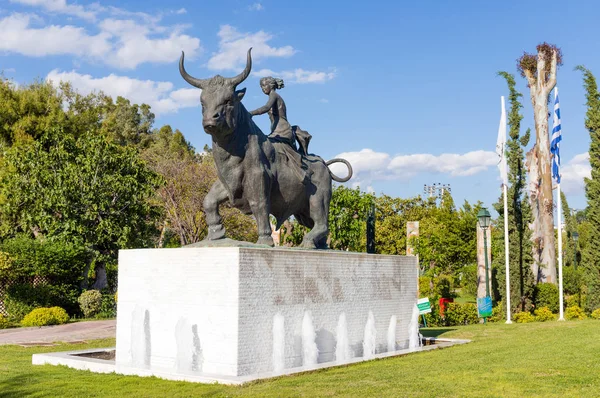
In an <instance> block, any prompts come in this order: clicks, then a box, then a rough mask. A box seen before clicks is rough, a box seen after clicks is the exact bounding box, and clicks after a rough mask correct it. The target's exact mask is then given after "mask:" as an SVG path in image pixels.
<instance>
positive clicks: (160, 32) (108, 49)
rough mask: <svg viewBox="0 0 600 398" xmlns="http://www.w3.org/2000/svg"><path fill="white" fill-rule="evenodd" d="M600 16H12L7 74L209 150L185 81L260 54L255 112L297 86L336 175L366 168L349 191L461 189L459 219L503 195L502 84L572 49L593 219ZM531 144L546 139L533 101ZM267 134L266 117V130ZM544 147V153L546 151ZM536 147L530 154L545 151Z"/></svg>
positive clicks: (9, 5)
mask: <svg viewBox="0 0 600 398" xmlns="http://www.w3.org/2000/svg"><path fill="white" fill-rule="evenodd" d="M599 11H600V5H599V4H597V3H596V2H593V1H578V2H570V3H569V4H568V6H567V5H565V3H564V2H558V1H526V2H523V1H505V2H503V3H497V2H482V1H455V2H441V1H438V2H424V1H421V2H416V1H415V2H407V1H371V2H366V3H365V2H360V3H358V2H356V3H353V2H347V1H344V2H341V1H306V0H305V1H301V2H300V1H298V2H287V1H286V2H284V1H277V2H276V1H271V0H260V1H256V0H249V1H244V0H220V1H183V0H172V1H169V2H165V1H155V0H150V1H143V2H142V1H118V2H117V1H105V0H99V1H98V2H89V1H84V0H80V1H78V2H72V1H69V0H0V69H1V70H4V75H5V76H6V77H8V78H10V79H13V80H14V81H15V82H17V83H20V84H22V83H27V82H31V81H32V80H33V79H35V78H41V79H47V78H50V79H52V80H54V81H56V80H59V79H63V80H70V81H71V82H72V83H73V84H74V85H75V87H77V88H79V89H80V90H81V91H82V92H88V91H90V90H103V91H105V92H106V93H107V94H110V95H113V96H116V95H123V96H125V97H128V98H130V99H131V100H132V101H134V102H146V103H149V104H150V105H152V108H153V110H154V112H155V113H156V114H157V119H156V127H159V126H161V125H163V124H170V125H171V126H173V128H178V129H180V130H181V131H182V132H183V133H184V134H185V136H186V137H187V139H188V140H190V141H191V142H192V144H193V145H194V146H195V147H196V148H197V149H198V150H201V149H202V148H203V147H204V145H205V144H207V143H209V136H208V135H206V134H205V133H204V132H203V130H202V128H201V116H200V108H199V99H198V98H199V90H197V89H194V88H192V87H190V86H189V85H187V83H185V82H184V81H183V79H182V78H181V77H180V76H179V72H178V68H177V61H178V57H179V54H180V52H181V50H185V51H186V65H187V70H188V72H189V73H191V74H192V75H195V76H197V77H202V78H204V77H210V76H212V75H215V74H217V73H219V74H222V75H225V76H229V75H234V74H236V73H237V72H239V71H240V70H241V68H242V66H243V60H244V58H245V51H246V49H247V48H248V47H250V46H253V47H254V50H253V53H254V60H255V63H254V67H253V71H254V73H255V74H253V75H252V76H251V77H249V78H248V79H247V80H246V82H245V83H244V84H243V86H245V87H247V89H248V91H247V93H246V96H245V98H244V103H245V105H246V107H247V108H248V109H254V108H256V107H259V106H261V105H263V104H264V103H265V102H266V99H267V97H266V96H265V95H264V94H262V92H261V91H260V88H259V84H258V79H259V78H260V77H261V76H264V75H267V74H272V75H274V76H280V77H283V78H284V80H285V82H286V87H285V88H284V89H283V90H281V91H280V94H281V95H282V97H283V98H284V99H285V101H286V104H287V108H288V118H289V120H290V122H291V123H292V124H298V125H299V126H301V127H302V128H303V129H305V130H307V131H309V132H310V133H311V134H312V136H313V140H312V142H311V149H312V151H313V152H315V153H318V154H320V155H321V156H323V157H324V158H325V159H329V158H333V157H335V156H336V155H339V154H343V155H344V156H346V157H347V158H348V159H349V160H350V161H351V162H352V163H353V165H354V167H355V169H356V177H355V178H354V179H353V180H351V182H350V183H348V184H349V185H352V184H355V185H357V184H358V185H360V187H361V188H363V189H365V190H366V189H369V190H373V191H375V192H376V193H386V194H389V195H393V196H401V197H410V196H415V195H418V194H421V193H422V192H423V185H424V184H432V183H434V182H439V183H444V184H451V186H452V192H453V196H454V198H455V200H456V201H457V204H460V203H462V201H463V200H464V199H467V200H468V201H470V202H475V201H477V200H481V201H482V202H484V204H485V205H488V206H491V203H492V202H494V201H495V200H496V199H497V198H498V196H499V194H500V192H501V191H500V180H499V177H498V169H497V168H496V166H495V165H496V158H495V157H494V153H493V151H494V150H495V143H496V136H497V131H498V122H499V118H500V96H501V95H505V96H506V95H507V94H508V92H507V88H506V84H505V82H504V80H503V79H501V78H499V77H496V72H497V71H499V70H506V71H508V72H510V73H514V74H517V72H516V69H515V65H516V61H515V60H516V59H517V58H518V57H519V56H520V55H521V54H522V53H523V51H528V52H533V51H535V46H536V45H537V44H538V43H540V42H542V41H547V42H550V43H555V44H557V45H558V46H560V47H561V48H562V50H563V54H564V65H563V67H562V68H561V69H559V72H558V87H559V88H560V99H561V108H562V109H561V112H562V113H561V116H562V127H563V142H562V147H561V151H562V152H561V153H562V160H563V166H564V167H563V181H564V182H563V184H562V187H563V191H565V193H566V194H567V197H568V199H569V202H570V205H571V207H575V208H583V207H584V206H585V197H584V195H583V176H584V175H587V174H589V162H588V161H587V159H586V152H587V150H588V148H589V136H588V133H587V131H586V130H585V128H584V125H583V123H584V117H585V111H586V109H585V96H584V91H583V87H582V79H581V74H580V72H576V71H574V70H573V68H574V67H575V66H576V65H579V64H584V65H585V66H587V67H588V68H589V69H591V70H592V72H595V73H597V74H600V56H599V54H600V51H599V50H600V49H599V47H600V45H599V44H598V40H597V37H598V33H597V20H596V19H597V18H596V17H597V15H598V12H599ZM517 82H518V89H519V90H521V91H522V92H523V94H524V97H523V101H522V102H523V104H524V106H525V107H524V109H523V115H524V120H523V131H524V130H525V128H527V127H533V115H532V112H531V104H530V100H529V93H528V91H527V87H526V84H525V81H524V79H522V78H521V77H520V76H518V75H517ZM255 120H256V121H257V122H258V124H259V126H260V127H261V128H262V129H263V131H264V132H265V133H267V132H268V126H269V124H268V118H267V116H266V115H264V116H260V117H255ZM532 143H533V140H532ZM530 147H531V144H530Z"/></svg>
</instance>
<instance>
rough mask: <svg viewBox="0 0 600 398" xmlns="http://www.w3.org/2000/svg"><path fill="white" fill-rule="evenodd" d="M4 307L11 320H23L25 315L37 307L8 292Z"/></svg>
mask: <svg viewBox="0 0 600 398" xmlns="http://www.w3.org/2000/svg"><path fill="white" fill-rule="evenodd" d="M4 309H5V310H6V312H7V314H8V319H9V320H10V321H12V322H21V320H22V319H23V317H25V315H27V314H29V313H30V312H31V311H33V310H34V309H35V306H34V305H30V304H27V303H24V302H23V301H21V300H19V299H17V298H13V297H12V296H10V295H9V294H6V295H5V296H4Z"/></svg>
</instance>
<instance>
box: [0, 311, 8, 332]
mask: <svg viewBox="0 0 600 398" xmlns="http://www.w3.org/2000/svg"><path fill="white" fill-rule="evenodd" d="M9 326H10V323H9V322H8V319H6V317H5V316H4V315H2V314H0V329H6V328H7V327H9Z"/></svg>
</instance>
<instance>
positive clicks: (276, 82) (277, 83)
mask: <svg viewBox="0 0 600 398" xmlns="http://www.w3.org/2000/svg"><path fill="white" fill-rule="evenodd" d="M267 84H268V85H269V86H271V87H272V88H276V89H278V90H279V89H282V88H283V87H285V85H284V84H283V80H282V79H279V78H277V77H271V76H267V77H263V78H262V79H260V85H261V86H264V85H267Z"/></svg>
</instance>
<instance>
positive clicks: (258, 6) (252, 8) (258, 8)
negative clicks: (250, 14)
mask: <svg viewBox="0 0 600 398" xmlns="http://www.w3.org/2000/svg"><path fill="white" fill-rule="evenodd" d="M248 9H249V10H250V11H261V10H264V7H263V5H262V4H261V3H254V4H252V5H250V6H248Z"/></svg>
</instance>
